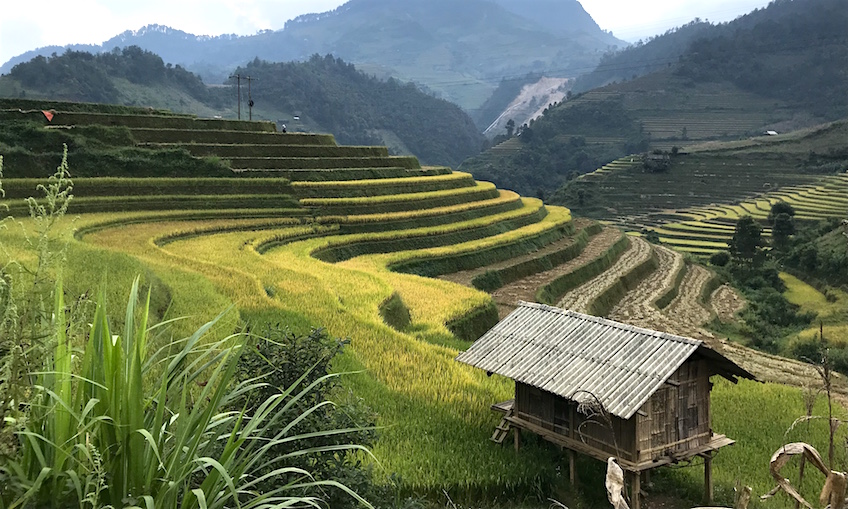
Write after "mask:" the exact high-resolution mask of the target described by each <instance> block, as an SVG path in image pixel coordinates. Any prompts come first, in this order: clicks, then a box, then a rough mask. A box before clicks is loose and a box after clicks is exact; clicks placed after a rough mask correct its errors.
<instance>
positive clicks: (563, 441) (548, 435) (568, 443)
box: [508, 416, 735, 472]
mask: <svg viewBox="0 0 848 509" xmlns="http://www.w3.org/2000/svg"><path fill="white" fill-rule="evenodd" d="M508 420H509V422H510V423H512V424H513V426H514V428H513V429H518V428H519V427H520V428H522V429H525V430H527V431H529V432H531V433H534V434H536V435H539V436H541V437H542V438H543V439H545V440H547V441H549V442H551V443H553V444H556V445H560V446H562V447H565V448H566V449H570V450H573V451H575V452H578V453H580V454H583V455H586V456H589V457H590V458H594V459H597V460H598V461H602V462H604V463H606V461H607V458H609V457H610V454H609V453H608V452H605V451H603V450H600V449H597V448H595V447H592V446H590V445H587V444H585V443H583V442H582V441H580V440H577V439H572V438H569V437H566V436H562V435H559V434H556V433H554V432H552V431H549V430H547V429H545V428H542V427H541V426H536V425H534V424H532V423H530V422H528V421H525V420H523V419H521V418H519V417H518V416H512V417H509V418H508ZM733 443H735V441H734V440H732V439H730V438H727V437H726V436H724V435H713V436H712V439H711V440H710V441H709V443H707V444H706V445H703V446H700V447H698V448H695V449H692V450H689V451H686V452H685V453H680V454H675V455H673V456H665V457H662V458H658V459H656V460H652V459H648V460H644V461H629V460H627V459H624V458H621V459H620V460H619V464H620V465H621V468H623V469H624V470H627V471H630V472H641V471H643V470H648V469H651V468H657V467H660V466H663V465H669V464H672V463H677V462H679V461H686V460H689V459H692V458H693V457H695V456H700V455H703V454H706V453H708V452H712V451H715V450H717V449H719V448H721V447H724V446H727V445H731V444H733Z"/></svg>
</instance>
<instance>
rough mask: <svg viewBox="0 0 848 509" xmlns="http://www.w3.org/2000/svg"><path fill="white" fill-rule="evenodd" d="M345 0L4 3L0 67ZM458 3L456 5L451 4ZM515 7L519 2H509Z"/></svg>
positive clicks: (717, 7) (710, 0)
mask: <svg viewBox="0 0 848 509" xmlns="http://www.w3.org/2000/svg"><path fill="white" fill-rule="evenodd" d="M344 1H345V0H133V1H127V0H72V1H69V0H30V1H23V0H6V1H4V2H3V4H4V5H3V8H2V10H0V63H3V62H6V61H7V60H9V59H10V58H11V57H13V56H16V55H19V54H21V53H23V52H25V51H28V50H31V49H35V48H37V47H41V46H47V45H54V44H55V45H65V44H74V43H87V44H99V43H102V42H103V41H105V40H107V39H109V38H111V37H113V36H115V35H117V34H119V33H121V32H123V31H125V30H136V29H138V28H141V27H143V26H145V25H148V24H159V25H167V26H170V27H173V28H177V29H180V30H184V31H186V32H190V33H193V34H197V35H220V34H225V33H226V34H229V33H236V34H242V35H246V34H253V33H256V32H257V31H259V30H265V29H279V28H282V27H283V24H284V23H285V22H286V21H287V20H289V19H291V18H293V17H295V16H297V15H299V14H305V13H309V12H323V11H327V10H330V9H334V8H335V7H337V6H339V5H341V4H342V3H344ZM457 1H462V0H457ZM516 1H519V2H520V1H521V0H516ZM581 3H582V4H583V7H584V8H585V9H586V11H588V12H589V14H591V15H592V17H593V18H594V19H595V21H597V22H598V24H599V25H600V26H601V28H604V29H606V30H612V31H613V33H614V34H615V35H616V36H618V37H619V38H621V39H624V40H629V41H635V40H636V39H639V38H642V37H646V36H649V35H656V34H659V33H662V32H664V31H666V30H667V29H669V28H672V27H675V26H679V25H682V24H684V23H687V22H689V21H691V20H692V19H693V18H695V17H700V18H701V19H709V20H710V21H727V20H731V19H733V18H735V17H737V16H739V15H741V14H745V13H747V12H750V11H751V10H753V9H755V8H757V7H764V6H766V5H767V4H768V0H650V1H648V2H638V1H635V0H582V2H581Z"/></svg>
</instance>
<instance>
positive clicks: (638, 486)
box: [630, 472, 642, 509]
mask: <svg viewBox="0 0 848 509" xmlns="http://www.w3.org/2000/svg"><path fill="white" fill-rule="evenodd" d="M630 504H631V505H630V507H631V508H632V509H641V507H642V472H633V473H632V474H630Z"/></svg>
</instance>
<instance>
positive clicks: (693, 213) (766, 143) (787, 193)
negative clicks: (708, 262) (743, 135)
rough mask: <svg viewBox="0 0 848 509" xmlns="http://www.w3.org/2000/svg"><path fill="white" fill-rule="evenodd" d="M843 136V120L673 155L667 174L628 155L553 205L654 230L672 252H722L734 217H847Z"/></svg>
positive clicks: (847, 128) (847, 162)
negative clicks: (780, 213) (790, 210)
mask: <svg viewBox="0 0 848 509" xmlns="http://www.w3.org/2000/svg"><path fill="white" fill-rule="evenodd" d="M846 135H848V122H844V121H842V122H836V123H833V124H828V125H826V126H823V127H820V128H817V129H811V130H807V131H802V132H799V133H795V134H791V135H781V136H769V137H760V138H752V139H750V140H745V141H739V142H732V143H727V144H704V145H700V146H696V147H693V148H692V149H690V150H689V152H688V153H686V154H681V155H678V156H673V157H672V163H671V168H670V169H669V170H668V171H665V172H653V173H652V172H648V171H646V170H645V169H644V168H643V165H642V164H641V162H640V159H639V158H638V157H635V156H630V157H625V158H622V159H619V160H618V161H615V162H613V163H610V164H609V165H606V166H604V167H603V168H601V169H599V170H597V171H595V172H593V173H590V174H586V175H583V176H581V177H580V178H578V179H576V180H575V181H573V182H571V183H570V184H569V185H568V186H566V187H565V188H563V189H561V190H560V191H559V192H558V193H557V195H556V196H555V198H554V201H555V202H557V203H562V204H566V205H568V206H570V207H571V208H572V209H573V210H574V211H575V213H577V214H580V215H586V216H589V217H593V218H596V219H603V220H607V221H610V222H612V223H614V224H616V225H618V226H620V227H622V228H624V229H627V230H630V231H637V232H649V231H652V232H654V233H656V234H657V236H658V237H659V238H660V240H661V241H663V242H664V243H667V244H669V245H670V246H673V247H675V248H677V249H680V250H683V251H687V252H691V253H695V254H709V253H712V252H715V251H717V250H721V249H726V248H727V240H729V239H730V237H731V236H732V233H733V226H734V225H735V223H736V220H737V219H738V218H739V216H741V215H751V216H753V217H755V218H758V219H761V220H765V218H766V217H767V216H768V211H769V209H770V207H771V205H772V204H773V203H775V202H777V201H785V202H787V203H790V204H791V205H792V206H793V207H794V208H795V209H796V211H797V216H796V218H797V219H799V220H819V219H823V218H826V217H834V216H836V217H844V216H845V215H846V213H848V201H846V199H845V190H846V189H845V183H846V178H848V177H846V174H845V171H846V170H847V169H848V154H846V153H845V152H844V150H845V149H844V144H843V142H844V139H845V136H846ZM768 233H769V232H768V230H766V234H768Z"/></svg>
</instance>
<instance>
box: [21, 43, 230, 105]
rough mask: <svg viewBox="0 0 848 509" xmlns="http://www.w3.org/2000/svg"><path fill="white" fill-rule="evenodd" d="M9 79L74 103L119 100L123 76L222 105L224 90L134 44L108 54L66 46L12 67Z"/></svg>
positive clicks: (147, 84)
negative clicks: (217, 90) (216, 90)
mask: <svg viewBox="0 0 848 509" xmlns="http://www.w3.org/2000/svg"><path fill="white" fill-rule="evenodd" d="M9 77H11V78H12V79H14V80H16V81H17V82H18V83H19V84H20V85H21V86H22V87H23V88H24V89H25V90H30V91H32V92H36V93H40V94H43V95H47V96H51V97H55V98H62V99H67V100H73V101H85V102H99V103H119V102H121V101H122V99H123V96H122V91H121V90H120V84H119V83H116V80H119V79H123V80H127V81H128V82H130V83H133V84H136V85H145V86H154V85H156V86H161V85H164V86H169V87H172V88H175V89H177V90H179V91H182V92H185V93H187V94H188V95H190V96H191V97H193V98H195V99H197V100H198V101H201V102H203V103H206V104H209V105H215V106H218V107H220V106H221V105H222V101H221V100H220V99H221V98H222V94H216V93H214V91H211V90H210V89H209V88H208V87H207V86H206V85H204V84H203V81H201V80H200V78H199V77H197V76H196V75H195V74H192V73H191V72H188V71H186V70H185V69H183V68H182V67H181V66H179V65H177V66H172V65H170V64H168V65H165V63H164V62H163V61H162V58H160V57H159V56H158V55H156V54H154V53H151V52H149V51H145V50H142V49H141V48H139V47H137V46H130V47H127V48H124V49H123V50H120V49H118V48H115V50H113V51H111V52H109V53H97V54H92V53H88V52H84V51H73V50H68V51H66V52H65V53H63V54H62V55H55V54H54V56H52V57H47V58H46V57H43V56H37V57H35V58H33V59H32V60H30V61H29V62H26V63H21V64H18V65H16V66H15V67H13V68H12V70H11V72H10V73H9Z"/></svg>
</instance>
